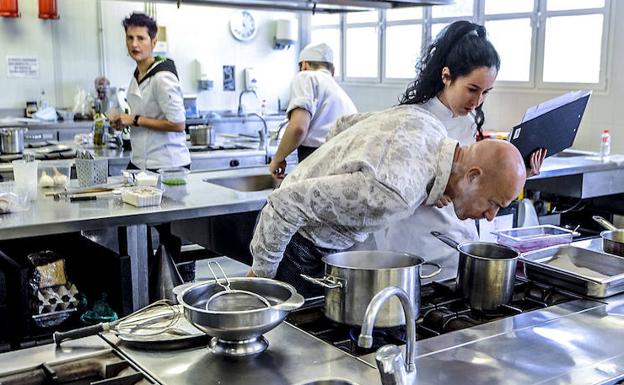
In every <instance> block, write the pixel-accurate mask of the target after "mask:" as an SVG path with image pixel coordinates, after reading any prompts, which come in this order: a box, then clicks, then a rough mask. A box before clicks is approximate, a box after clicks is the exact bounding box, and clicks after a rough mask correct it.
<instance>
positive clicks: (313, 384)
mask: <svg viewBox="0 0 624 385" xmlns="http://www.w3.org/2000/svg"><path fill="white" fill-rule="evenodd" d="M301 385H357V384H356V383H355V382H351V381H347V380H340V379H332V380H314V381H310V382H306V383H304V384H301Z"/></svg>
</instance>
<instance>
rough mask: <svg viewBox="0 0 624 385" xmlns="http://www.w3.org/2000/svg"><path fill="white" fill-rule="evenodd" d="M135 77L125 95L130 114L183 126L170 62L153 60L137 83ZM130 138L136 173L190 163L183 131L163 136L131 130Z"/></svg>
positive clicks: (181, 103) (181, 104) (181, 102)
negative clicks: (137, 170) (141, 170)
mask: <svg viewBox="0 0 624 385" xmlns="http://www.w3.org/2000/svg"><path fill="white" fill-rule="evenodd" d="M137 74H138V72H136V71H135V76H133V77H132V80H131V81H130V87H129V88H128V94H127V98H128V104H129V105H130V109H131V111H132V114H134V115H141V116H145V117H148V118H156V119H167V120H168V121H170V122H172V123H180V122H184V121H185V112H184V99H183V94H182V88H181V87H180V82H179V80H178V76H177V73H176V70H175V65H174V64H173V61H172V60H170V59H157V60H156V62H154V64H153V65H152V67H150V69H149V70H148V72H147V74H146V75H145V77H144V78H143V79H141V81H140V82H138V81H137ZM130 135H131V136H130V140H131V143H132V163H134V165H135V166H137V167H138V168H140V169H158V168H161V167H179V166H186V165H188V164H190V163H191V156H190V153H189V151H188V148H187V147H186V133H185V132H184V131H182V132H165V131H156V130H152V129H148V128H145V127H137V126H133V127H132V130H131V134H130Z"/></svg>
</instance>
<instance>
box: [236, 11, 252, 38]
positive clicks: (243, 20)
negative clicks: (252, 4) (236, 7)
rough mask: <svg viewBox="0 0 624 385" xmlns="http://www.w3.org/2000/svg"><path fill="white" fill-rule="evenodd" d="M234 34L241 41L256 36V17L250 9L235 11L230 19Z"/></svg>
mask: <svg viewBox="0 0 624 385" xmlns="http://www.w3.org/2000/svg"><path fill="white" fill-rule="evenodd" d="M230 31H231V32H232V36H234V37H235V38H236V39H238V40H240V41H248V40H251V39H253V38H254V36H256V32H257V27H256V19H255V18H254V17H253V15H252V14H251V13H250V12H248V11H240V12H235V13H234V14H233V15H232V18H231V19H230Z"/></svg>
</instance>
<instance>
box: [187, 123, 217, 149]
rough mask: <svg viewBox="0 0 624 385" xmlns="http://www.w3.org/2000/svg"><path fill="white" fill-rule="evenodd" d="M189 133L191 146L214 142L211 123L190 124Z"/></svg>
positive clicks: (207, 144)
mask: <svg viewBox="0 0 624 385" xmlns="http://www.w3.org/2000/svg"><path fill="white" fill-rule="evenodd" d="M189 134H190V135H191V144H192V145H193V146H211V145H213V144H214V143H215V138H216V133H215V130H214V127H213V126H212V125H211V124H201V125H198V126H190V127H189Z"/></svg>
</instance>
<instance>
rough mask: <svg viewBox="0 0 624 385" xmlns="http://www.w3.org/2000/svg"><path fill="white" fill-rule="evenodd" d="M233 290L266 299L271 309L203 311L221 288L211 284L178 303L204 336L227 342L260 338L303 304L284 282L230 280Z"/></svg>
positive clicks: (196, 287)
mask: <svg viewBox="0 0 624 385" xmlns="http://www.w3.org/2000/svg"><path fill="white" fill-rule="evenodd" d="M229 280H230V287H231V289H232V290H237V289H238V290H246V291H251V292H253V293H257V294H259V295H261V296H263V297H264V298H266V299H267V300H268V301H269V303H270V304H271V307H268V308H262V309H255V310H245V311H236V312H234V311H228V312H218V311H209V310H206V302H207V301H208V299H209V298H210V297H212V296H213V295H214V294H216V293H218V292H220V291H223V288H222V287H220V286H219V285H217V283H216V282H214V281H208V282H202V283H198V284H196V285H193V286H191V287H189V288H187V289H185V290H184V291H183V292H182V293H181V294H180V295H179V296H178V300H179V301H180V303H181V304H182V306H183V307H184V316H185V317H186V318H187V319H188V320H189V321H190V322H191V323H192V324H193V325H195V326H196V327H197V328H199V329H200V330H202V331H203V332H205V333H206V334H208V335H210V336H213V337H217V338H219V339H222V340H227V341H244V340H249V339H253V338H256V337H259V336H261V335H262V334H264V333H266V332H268V331H269V330H271V329H273V328H274V327H276V326H277V325H279V324H280V323H281V322H282V321H283V320H284V318H286V316H287V315H288V313H289V312H290V311H292V310H295V309H298V308H299V307H300V306H301V305H303V302H304V298H303V297H302V296H301V295H300V294H298V293H297V291H296V290H295V288H294V287H292V286H291V285H289V284H287V283H283V282H280V281H276V280H272V279H267V278H252V277H246V278H230V279H229Z"/></svg>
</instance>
